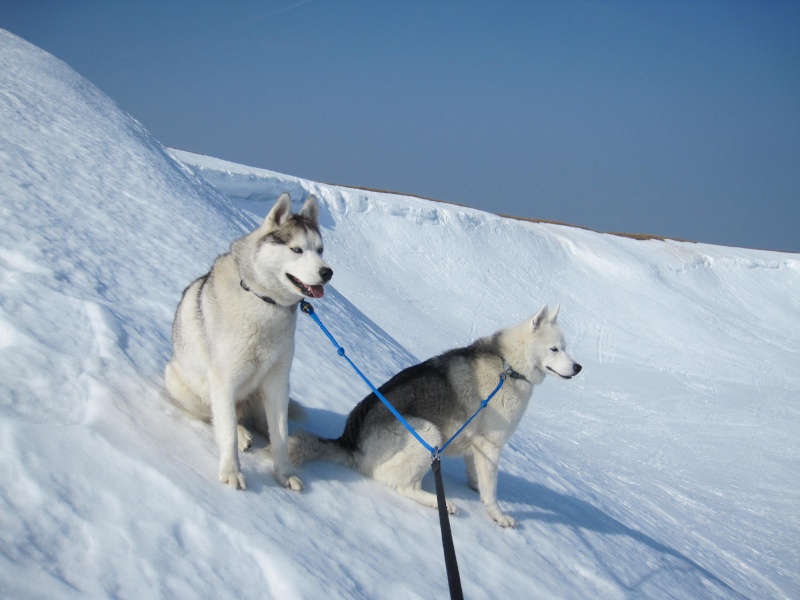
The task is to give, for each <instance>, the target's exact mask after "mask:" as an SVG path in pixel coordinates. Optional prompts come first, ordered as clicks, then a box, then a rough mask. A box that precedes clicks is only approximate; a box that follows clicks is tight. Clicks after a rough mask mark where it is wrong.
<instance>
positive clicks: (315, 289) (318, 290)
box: [308, 285, 325, 298]
mask: <svg viewBox="0 0 800 600" xmlns="http://www.w3.org/2000/svg"><path fill="white" fill-rule="evenodd" d="M308 289H310V290H311V295H312V296H314V298H322V297H323V296H324V295H325V290H324V289H323V288H322V286H321V285H310V286H308Z"/></svg>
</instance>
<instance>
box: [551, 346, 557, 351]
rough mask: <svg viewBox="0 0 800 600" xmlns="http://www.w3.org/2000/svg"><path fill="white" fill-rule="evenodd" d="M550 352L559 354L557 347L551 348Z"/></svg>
mask: <svg viewBox="0 0 800 600" xmlns="http://www.w3.org/2000/svg"><path fill="white" fill-rule="evenodd" d="M550 352H558V348H556V347H555V346H553V347H552V348H550Z"/></svg>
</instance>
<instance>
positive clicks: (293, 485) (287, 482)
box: [275, 473, 303, 492]
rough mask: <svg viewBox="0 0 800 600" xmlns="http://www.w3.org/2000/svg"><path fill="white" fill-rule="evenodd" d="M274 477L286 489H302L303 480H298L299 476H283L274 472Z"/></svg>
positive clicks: (298, 490)
mask: <svg viewBox="0 0 800 600" xmlns="http://www.w3.org/2000/svg"><path fill="white" fill-rule="evenodd" d="M275 479H276V480H277V481H278V483H280V484H281V485H282V486H283V487H285V488H286V489H287V490H292V491H293V492H302V491H303V482H302V481H300V478H299V477H298V476H297V475H288V476H285V475H279V474H278V473H275Z"/></svg>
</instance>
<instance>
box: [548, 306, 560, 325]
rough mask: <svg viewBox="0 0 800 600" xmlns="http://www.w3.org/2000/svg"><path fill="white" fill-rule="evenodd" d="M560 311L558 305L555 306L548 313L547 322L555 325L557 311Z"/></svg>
mask: <svg viewBox="0 0 800 600" xmlns="http://www.w3.org/2000/svg"><path fill="white" fill-rule="evenodd" d="M560 309H561V305H560V304H556V307H555V308H554V309H553V310H551V311H550V316H549V317H547V320H548V321H550V322H551V323H555V322H556V319H557V318H558V311H559V310H560Z"/></svg>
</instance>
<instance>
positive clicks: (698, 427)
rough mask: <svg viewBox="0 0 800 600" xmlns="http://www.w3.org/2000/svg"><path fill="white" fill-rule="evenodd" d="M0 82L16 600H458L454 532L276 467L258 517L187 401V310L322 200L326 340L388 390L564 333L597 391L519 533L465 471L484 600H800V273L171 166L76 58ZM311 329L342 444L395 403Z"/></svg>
mask: <svg viewBox="0 0 800 600" xmlns="http://www.w3.org/2000/svg"><path fill="white" fill-rule="evenodd" d="M0 52H1V53H2V56H3V61H2V62H1V63H0V119H1V121H2V129H0V131H1V132H2V133H1V134H0V135H2V141H1V142H0V198H1V199H2V203H1V204H0V210H1V211H2V221H1V222H2V225H0V227H1V229H0V472H2V473H3V474H4V477H3V479H2V483H0V596H2V597H8V598H73V597H75V598H77V597H81V598H85V597H90V598H109V597H114V598H146V597H165V598H166V597H169V598H233V597H248V596H258V597H266V598H281V599H285V598H318V597H326V598H423V597H424V598H427V597H446V596H447V579H446V575H445V571H444V561H443V557H442V550H441V542H440V537H439V536H440V534H439V526H438V518H437V515H436V512H435V511H432V510H430V509H427V508H424V507H422V506H420V505H418V504H416V503H415V502H413V501H411V500H408V499H406V498H403V497H401V496H400V495H398V494H396V493H394V492H392V491H390V490H387V489H385V488H383V487H382V486H381V485H379V484H378V483H376V482H374V481H371V480H368V479H365V478H363V477H361V476H360V475H357V474H356V473H354V472H352V471H349V470H347V469H345V468H342V467H338V466H335V465H330V464H325V463H309V464H307V465H304V466H303V467H302V469H301V471H300V475H301V477H302V478H303V480H304V483H305V484H306V489H305V490H304V491H303V492H302V493H301V494H295V493H290V492H289V491H287V490H285V489H283V488H281V487H279V486H278V485H277V484H276V483H275V482H274V480H273V479H272V476H271V474H270V462H269V460H268V459H267V458H266V457H264V456H263V454H262V453H261V452H259V451H256V452H253V453H250V454H247V455H244V457H243V470H244V472H245V475H246V476H247V480H248V489H247V491H244V492H234V491H232V490H230V489H227V488H225V487H224V486H222V485H220V484H219V483H217V481H216V463H217V456H216V450H215V444H214V442H213V434H212V432H211V430H210V428H209V427H208V426H207V425H204V424H201V423H197V422H193V421H191V420H189V419H187V418H186V417H185V416H184V415H182V414H180V413H179V412H177V411H176V410H175V409H174V408H173V407H172V406H171V405H170V404H169V403H168V402H167V401H166V400H165V398H164V396H163V392H162V370H163V366H164V364H165V362H166V360H167V359H168V357H169V355H170V327H171V322H172V316H173V313H174V310H175V307H176V305H177V302H178V300H179V298H180V294H181V291H182V289H183V288H184V287H185V286H186V285H187V284H188V283H189V282H190V281H191V280H193V279H194V278H195V277H197V276H199V275H201V274H203V273H204V272H206V271H207V270H208V267H209V266H210V264H211V262H212V260H213V258H214V257H215V256H216V255H217V254H219V253H221V252H225V251H227V249H228V247H229V245H230V242H231V241H232V240H233V239H235V238H236V237H238V236H240V235H242V234H243V233H244V232H246V231H248V230H249V229H251V228H252V227H254V226H255V224H256V223H257V222H258V220H259V219H260V218H262V217H263V216H264V215H265V214H266V212H267V211H268V209H269V208H270V206H271V205H272V203H273V202H274V200H275V198H277V196H278V194H279V193H281V192H283V191H289V192H290V193H291V195H292V198H293V200H294V201H295V202H296V203H297V206H298V207H299V203H300V202H301V201H302V200H303V199H305V197H307V195H308V194H311V193H313V194H315V195H317V197H318V198H319V199H320V205H321V213H322V215H321V221H322V226H323V236H324V240H325V246H326V251H325V252H326V254H325V255H326V260H327V261H328V262H329V263H330V264H331V266H332V267H333V269H334V272H335V274H334V277H333V281H332V284H331V285H330V286H329V288H328V292H327V293H326V296H325V298H323V299H321V300H317V301H315V302H314V304H315V307H316V309H317V314H318V315H319V316H320V318H321V319H322V320H323V321H324V322H325V324H326V326H327V327H328V328H329V329H330V330H331V332H332V333H333V334H334V335H335V336H336V338H337V339H338V341H339V342H340V343H341V344H342V346H344V347H345V348H346V349H347V354H348V356H350V357H351V358H352V359H353V360H354V361H355V362H356V364H358V365H359V367H360V368H361V369H362V370H363V371H364V372H365V373H366V374H367V375H368V376H369V377H370V378H371V379H372V380H373V381H374V382H376V383H381V382H383V381H384V380H386V379H387V378H388V377H389V376H391V375H392V374H393V373H395V372H396V371H397V370H399V369H401V368H402V367H404V366H407V365H409V364H412V363H413V362H415V361H417V360H421V359H424V358H426V357H428V356H430V355H432V354H435V353H438V352H441V351H443V350H445V349H447V348H450V347H454V346H458V345H463V344H466V343H468V342H470V341H471V340H473V339H475V338H477V337H480V336H482V335H486V334H489V333H491V332H493V331H495V330H496V329H499V328H501V327H504V326H506V325H509V324H512V323H514V322H516V321H519V320H521V319H522V318H525V317H526V316H531V315H532V314H533V313H534V312H535V311H536V310H538V308H539V307H540V306H541V305H542V304H543V303H549V304H551V305H552V304H555V303H557V302H558V303H561V306H562V313H561V316H560V321H561V323H562V326H563V327H564V329H565V331H566V334H567V338H568V341H569V343H570V353H571V354H572V355H573V356H574V357H575V358H576V359H577V360H578V361H579V362H580V363H581V364H582V365H583V366H584V370H583V372H582V373H581V375H580V376H579V377H577V378H575V379H573V380H572V381H569V382H565V381H551V380H547V381H546V382H545V383H544V384H543V385H542V386H540V387H539V388H537V390H536V392H535V393H534V397H533V401H532V404H531V408H530V409H529V411H528V414H527V415H526V416H525V417H524V418H523V421H522V423H521V425H520V427H519V429H518V431H517V432H516V434H515V435H514V436H513V437H512V439H511V442H510V443H509V445H508V447H507V448H506V450H505V451H504V455H503V460H502V462H501V471H500V476H499V497H500V502H501V505H502V506H503V507H504V509H505V510H507V511H508V512H509V513H510V514H511V515H512V516H514V517H515V518H516V519H517V520H518V521H519V522H520V525H519V527H518V528H517V529H515V530H503V529H501V528H499V527H497V526H496V525H495V524H494V523H493V522H492V521H491V519H490V518H489V517H488V516H487V515H486V513H485V511H484V510H483V508H482V506H481V504H480V501H479V500H478V498H477V496H476V494H475V493H474V492H472V491H471V490H469V488H468V487H467V484H466V476H465V474H464V469H463V463H462V461H459V460H455V459H452V460H446V461H445V462H444V465H443V470H444V480H445V486H446V489H447V494H448V498H449V499H451V500H453V501H454V502H455V503H456V504H457V505H458V506H459V508H460V513H459V514H458V515H457V516H455V517H453V518H452V519H451V526H452V529H453V535H454V540H455V546H456V551H457V554H458V560H459V567H460V570H461V575H462V583H463V587H464V592H465V595H466V597H468V598H501V597H509V598H576V599H578V598H742V597H746V598H796V597H798V596H800V560H799V559H800V556H798V555H799V554H800V523H799V521H800V435H798V431H800V406H799V405H798V400H799V399H800V394H799V392H800V370H799V369H798V368H797V367H798V364H800V336H799V335H798V333H800V255H798V254H787V253H778V252H768V251H756V250H749V249H741V248H727V247H719V246H711V245H705V244H691V243H685V242H676V241H657V240H650V241H639V240H633V239H628V238H623V237H617V236H611V235H604V234H599V233H595V232H592V231H587V230H582V229H576V228H571V227H566V226H559V225H550V224H537V223H530V222H523V221H517V220H511V219H506V218H501V217H497V216H494V215H491V214H488V213H484V212H481V211H477V210H472V209H469V208H464V207H458V206H453V205H447V204H440V203H435V202H432V201H427V200H422V199H419V198H412V197H406V196H400V195H393V194H387V193H377V192H368V191H361V190H354V189H349V188H343V187H336V186H330V185H325V184H322V183H318V182H313V181H308V180H304V179H301V178H297V177H292V176H288V175H282V174H279V173H273V172H270V171H266V170H262V169H255V168H250V167H245V166H242V165H235V164H231V163H227V162H224V161H221V160H218V159H214V158H210V157H204V156H197V155H193V154H189V153H186V152H180V151H175V150H168V149H166V148H164V147H163V146H162V145H161V144H160V143H159V142H158V141H157V140H155V139H154V138H153V136H152V135H151V134H150V133H149V132H148V131H147V130H146V129H145V128H144V127H143V126H142V125H141V124H140V123H138V122H137V121H136V120H134V119H133V118H132V117H131V116H129V115H127V114H126V113H124V112H123V111H121V110H120V109H119V108H118V107H117V106H116V105H115V104H114V103H113V101H111V100H110V99H109V98H107V97H106V96H105V95H104V94H103V93H102V92H100V91H99V90H98V89H96V88H95V87H94V86H93V85H92V84H91V83H90V82H88V81H86V80H85V79H83V78H82V77H81V76H80V75H78V74H77V73H75V72H74V71H73V70H72V69H70V68H69V67H68V66H67V65H65V64H64V63H62V62H60V61H59V60H57V59H56V58H54V57H52V56H50V55H48V54H46V53H45V52H43V51H41V50H39V49H37V48H35V47H34V46H31V45H30V44H28V43H27V42H24V41H23V40H20V39H19V38H17V37H15V36H14V35H12V34H10V33H8V32H4V31H0ZM487 193H491V190H487ZM299 320H300V322H299V325H298V332H297V354H296V357H295V362H294V365H293V369H292V395H293V397H294V398H296V399H297V400H299V401H300V402H301V403H303V404H304V405H305V406H306V407H307V412H308V418H307V419H306V421H305V422H304V423H302V424H297V425H294V426H299V427H305V428H308V429H311V430H313V431H315V432H317V433H321V434H324V435H338V433H339V432H340V431H341V428H342V426H343V424H344V420H345V418H346V414H347V412H348V411H349V410H350V408H352V406H353V405H354V404H355V403H356V402H357V401H358V400H360V399H361V398H362V397H363V396H364V395H365V394H366V393H367V389H366V387H365V386H364V384H363V382H361V381H360V380H359V379H358V378H357V376H356V375H355V374H354V373H353V372H352V371H351V370H350V369H349V367H348V366H347V364H346V363H345V362H344V361H342V360H341V359H340V358H339V357H338V356H337V355H336V353H335V351H334V349H333V347H332V346H331V345H330V343H329V342H328V340H327V339H326V338H325V337H324V335H323V334H322V333H321V332H320V330H319V329H318V328H317V326H316V325H315V324H314V323H313V321H311V320H310V319H307V318H303V317H302V316H301V318H300V319H299ZM256 442H257V445H260V446H263V440H260V439H257V440H256ZM426 484H427V486H428V489H432V482H431V481H427V482H426Z"/></svg>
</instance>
